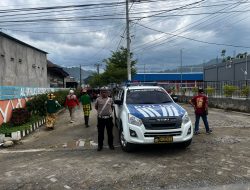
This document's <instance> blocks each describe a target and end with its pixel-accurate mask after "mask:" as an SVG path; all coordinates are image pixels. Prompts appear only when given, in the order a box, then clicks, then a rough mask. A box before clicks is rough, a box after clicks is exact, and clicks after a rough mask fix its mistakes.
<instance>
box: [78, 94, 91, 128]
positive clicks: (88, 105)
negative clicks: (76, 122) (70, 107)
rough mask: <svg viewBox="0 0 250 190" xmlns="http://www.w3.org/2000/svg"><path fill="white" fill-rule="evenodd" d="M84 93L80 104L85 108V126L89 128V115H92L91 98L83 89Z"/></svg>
mask: <svg viewBox="0 0 250 190" xmlns="http://www.w3.org/2000/svg"><path fill="white" fill-rule="evenodd" d="M82 93H83V94H82V96H81V98H80V102H81V103H82V107H83V114H84V121H85V126H86V127H89V114H90V111H91V110H92V108H91V98H90V96H89V95H88V93H87V90H86V89H83V90H82Z"/></svg>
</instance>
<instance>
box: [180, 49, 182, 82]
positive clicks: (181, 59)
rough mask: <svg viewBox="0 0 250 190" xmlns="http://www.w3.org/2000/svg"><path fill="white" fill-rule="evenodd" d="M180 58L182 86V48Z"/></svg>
mask: <svg viewBox="0 0 250 190" xmlns="http://www.w3.org/2000/svg"><path fill="white" fill-rule="evenodd" d="M180 59H181V87H182V49H181V51H180Z"/></svg>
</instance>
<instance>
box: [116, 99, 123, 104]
mask: <svg viewBox="0 0 250 190" xmlns="http://www.w3.org/2000/svg"><path fill="white" fill-rule="evenodd" d="M114 103H115V104H117V105H122V100H120V99H115V100H114Z"/></svg>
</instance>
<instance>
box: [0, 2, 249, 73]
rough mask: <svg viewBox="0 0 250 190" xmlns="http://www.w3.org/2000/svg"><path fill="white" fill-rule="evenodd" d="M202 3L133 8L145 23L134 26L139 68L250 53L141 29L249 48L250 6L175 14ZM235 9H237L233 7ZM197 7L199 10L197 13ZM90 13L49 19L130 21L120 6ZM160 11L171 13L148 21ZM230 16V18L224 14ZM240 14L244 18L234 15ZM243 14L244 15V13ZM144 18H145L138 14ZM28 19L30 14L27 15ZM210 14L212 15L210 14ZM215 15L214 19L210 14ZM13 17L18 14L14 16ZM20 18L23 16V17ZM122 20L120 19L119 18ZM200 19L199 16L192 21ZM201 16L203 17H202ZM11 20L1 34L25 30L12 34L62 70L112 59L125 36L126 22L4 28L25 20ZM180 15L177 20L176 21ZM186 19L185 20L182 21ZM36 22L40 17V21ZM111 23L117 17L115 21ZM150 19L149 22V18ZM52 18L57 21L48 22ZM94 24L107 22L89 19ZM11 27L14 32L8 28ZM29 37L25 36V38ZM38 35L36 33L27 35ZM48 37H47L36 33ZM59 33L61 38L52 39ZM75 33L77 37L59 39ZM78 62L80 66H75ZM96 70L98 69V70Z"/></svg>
mask: <svg viewBox="0 0 250 190" xmlns="http://www.w3.org/2000/svg"><path fill="white" fill-rule="evenodd" d="M197 1H198V0H187V1H178V2H176V1H174V0H171V1H159V2H156V1H155V2H151V3H145V1H141V2H140V3H134V4H133V6H131V5H132V4H131V3H130V7H131V8H130V14H131V20H133V18H134V17H141V18H142V19H140V20H133V23H131V35H133V37H132V39H131V47H132V50H135V51H134V55H135V57H137V58H138V64H147V65H148V67H152V68H156V69H158V70H160V69H161V68H162V67H161V66H160V65H166V66H165V67H171V68H173V67H175V66H176V65H178V64H177V63H178V62H179V51H180V49H181V48H185V52H184V53H185V60H184V62H185V63H186V64H199V63H202V62H203V60H209V59H212V58H214V57H216V56H217V55H218V54H219V52H220V50H221V49H224V48H226V49H227V52H234V51H236V52H241V51H242V52H245V51H248V49H246V48H236V47H235V48H234V47H229V46H216V45H209V44H206V43H204V44H203V43H198V42H195V41H192V40H188V39H184V38H181V37H177V36H175V37H173V36H171V35H167V34H163V33H160V32H156V31H153V30H150V29H146V28H143V27H141V26H139V25H136V24H135V23H137V22H138V23H139V24H141V25H145V26H147V27H149V28H152V29H154V30H158V31H162V32H165V33H172V34H176V35H180V36H185V37H188V38H191V39H197V40H201V41H205V42H206V41H207V42H216V43H221V44H223V43H225V44H235V45H241V46H248V41H249V38H250V37H249V35H248V34H249V30H250V26H249V25H248V23H249V21H250V17H249V13H248V12H247V11H245V12H244V10H247V7H249V5H250V3H249V2H244V3H242V2H243V1H236V0H232V1H229V2H227V3H225V2H224V1H221V2H220V1H216V0H210V1H204V2H202V3H200V4H197V5H195V6H189V7H187V8H186V9H180V10H178V9H177V10H174V9H175V8H178V7H182V6H185V5H187V4H190V3H194V2H197ZM98 2H99V3H104V1H101V0H93V1H87V0H75V1H70V0H67V1H64V0H55V1H52V2H51V1H49V0H44V1H42V2H41V1H38V0H12V1H9V0H1V1H0V7H2V8H0V9H1V10H7V9H13V8H22V7H42V6H64V5H70V4H90V3H91V4H92V3H98ZM111 2H124V1H123V0H110V1H108V2H106V3H111ZM233 3H234V4H233ZM194 7H196V8H194ZM93 8H95V7H92V9H90V8H89V7H88V8H86V9H82V10H72V11H71V12H70V11H64V12H57V13H55V12H54V13H51V12H50V11H48V13H46V15H54V16H55V18H68V17H75V18H80V17H82V18H83V17H84V16H98V15H116V16H115V17H119V18H125V5H123V6H120V5H116V6H115V7H112V8H111V7H109V8H105V9H104V8H101V7H99V8H98V9H93ZM159 10H162V11H163V10H172V11H165V13H163V12H162V14H158V15H157V16H158V17H148V16H150V15H154V14H157V13H159V12H157V11H159ZM219 11H226V12H228V13H218V12H219ZM232 11H238V12H232ZM239 11H242V12H239ZM140 12H143V13H141V14H138V13H140ZM23 13H24V12H23ZM204 13H207V14H204ZM208 13H214V14H208ZM9 14H17V12H14V13H8V15H9ZM18 14H20V13H18ZM117 14H119V15H117ZM189 14H196V15H189ZM199 14H200V15H199ZM3 15H6V14H4V13H0V16H1V17H0V28H3V29H2V30H3V32H6V30H4V29H6V28H7V29H11V30H19V31H11V30H7V33H8V34H11V35H13V36H14V37H16V38H18V39H20V40H22V41H24V42H26V43H29V44H31V45H33V46H35V47H37V48H39V49H42V50H44V51H47V52H49V55H48V57H49V58H50V59H52V60H53V61H55V62H56V64H62V65H67V64H68V65H72V64H79V63H81V62H88V63H90V65H91V64H92V63H97V62H101V61H102V60H103V59H105V58H107V57H109V56H110V54H111V53H110V52H111V51H116V49H117V47H118V43H119V41H120V39H121V36H122V35H123V36H124V37H125V36H126V35H125V34H124V28H125V19H121V20H99V21H98V20H88V21H86V20H79V21H72V22H44V23H43V22H39V23H33V24H27V23H18V24H17V23H12V24H8V23H4V22H3V21H6V20H7V19H14V18H15V20H22V17H23V16H18V17H13V16H12V17H3ZM173 15H175V16H173ZM177 15H184V16H177ZM35 16H36V17H35ZM37 16H41V18H44V16H42V15H41V14H40V15H32V16H29V15H28V16H27V15H26V17H28V18H26V19H33V18H38V17H37ZM110 17H111V16H110ZM144 17H148V18H144ZM47 18H51V16H47ZM89 18H104V16H102V17H89ZM7 24H8V26H6V25H7ZM22 31H23V32H22ZM24 31H32V32H24ZM36 32H47V33H36ZM49 33H58V34H53V35H52V34H49ZM59 33H72V34H59ZM120 45H126V41H125V38H123V40H121V42H120ZM73 60H74V61H73ZM92 65H93V64H92Z"/></svg>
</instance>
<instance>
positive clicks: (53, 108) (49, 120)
mask: <svg viewBox="0 0 250 190" xmlns="http://www.w3.org/2000/svg"><path fill="white" fill-rule="evenodd" d="M54 98H55V96H54V94H52V93H49V94H48V100H46V101H45V108H46V112H47V116H46V123H45V126H46V128H47V129H54V127H55V122H56V114H55V113H56V112H57V110H58V108H60V107H61V105H60V104H59V103H58V101H56V100H54Z"/></svg>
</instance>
